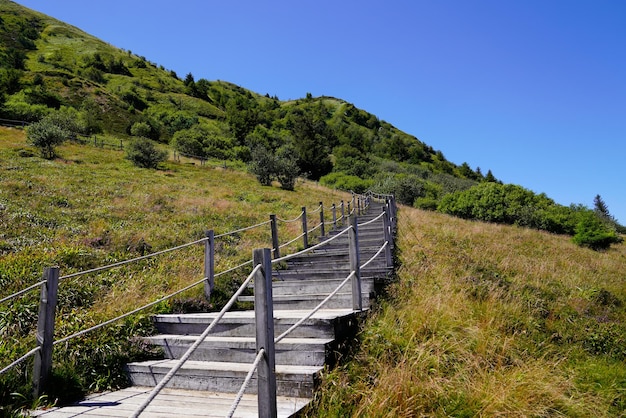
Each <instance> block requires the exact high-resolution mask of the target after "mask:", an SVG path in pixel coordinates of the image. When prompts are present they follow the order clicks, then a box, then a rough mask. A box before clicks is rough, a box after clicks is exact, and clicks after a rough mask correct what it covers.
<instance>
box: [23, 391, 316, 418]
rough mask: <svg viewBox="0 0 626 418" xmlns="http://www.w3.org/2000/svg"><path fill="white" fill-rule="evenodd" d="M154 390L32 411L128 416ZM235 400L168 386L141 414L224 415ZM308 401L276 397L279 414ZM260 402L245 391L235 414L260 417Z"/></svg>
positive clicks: (55, 416) (54, 415)
mask: <svg viewBox="0 0 626 418" xmlns="http://www.w3.org/2000/svg"><path fill="white" fill-rule="evenodd" d="M151 391H152V388H150V387H141V386H133V387H129V388H126V389H122V390H119V391H116V392H103V393H97V394H94V395H91V396H89V397H87V398H86V399H85V400H83V401H80V402H78V403H76V404H74V405H71V406H66V407H63V408H50V409H47V410H36V411H30V416H33V417H45V418H65V417H76V416H80V417H128V416H130V415H132V414H133V413H134V412H135V410H136V409H137V407H138V406H139V405H141V404H142V402H143V401H144V400H145V399H146V398H147V397H148V394H149V393H150V392H151ZM234 400H235V394H234V393H220V392H207V391H197V390H186V389H169V388H165V389H163V391H161V393H159V395H158V396H157V397H156V398H155V399H154V401H152V403H151V404H150V406H148V408H146V410H145V411H144V412H143V413H142V414H141V417H142V418H153V417H174V416H178V417H180V416H184V417H190V418H191V417H220V418H223V417H224V416H226V415H227V414H228V412H229V411H230V408H231V406H232V403H233V401H234ZM309 402H310V399H308V398H297V397H287V396H278V397H277V399H276V406H277V410H278V416H279V417H289V416H292V415H293V414H295V413H296V412H297V411H299V410H300V409H302V408H304V406H306V405H307V404H308V403H309ZM257 404H258V400H257V396H256V395H252V394H245V395H244V396H243V398H242V400H241V403H240V404H239V406H238V407H237V409H236V411H235V414H234V417H240V418H248V417H249V418H252V417H254V418H256V417H258V416H259V413H258V409H257Z"/></svg>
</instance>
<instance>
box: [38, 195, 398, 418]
mask: <svg viewBox="0 0 626 418" xmlns="http://www.w3.org/2000/svg"><path fill="white" fill-rule="evenodd" d="M381 211H382V205H381V204H376V203H372V207H370V210H369V211H368V213H369V214H368V215H364V216H362V217H359V220H358V222H359V224H364V225H367V226H364V227H363V228H361V227H359V228H358V242H359V246H358V248H359V251H358V252H359V254H360V258H361V261H360V262H361V263H365V262H366V261H368V260H370V262H368V263H367V264H368V266H367V268H363V269H361V274H360V276H361V295H362V298H363V302H362V306H363V309H361V310H355V309H354V302H353V299H352V298H353V296H352V286H351V285H350V282H349V281H348V282H345V280H346V277H348V275H349V274H350V260H349V259H350V258H351V257H352V256H351V255H350V252H349V251H348V248H347V243H348V241H347V235H348V234H345V235H346V237H343V236H340V237H337V239H335V240H333V242H332V243H330V244H329V245H328V246H327V247H326V246H325V247H322V249H320V250H319V251H317V250H316V251H315V253H312V254H305V255H302V256H298V258H294V259H291V260H288V261H287V266H286V267H285V266H283V267H282V268H281V269H280V270H278V271H274V272H273V273H272V274H273V281H272V288H273V293H274V308H273V310H274V315H273V318H274V331H275V336H278V335H280V334H281V333H283V332H284V331H285V330H286V329H289V328H290V327H291V326H292V325H293V324H295V323H297V322H299V321H300V320H301V319H302V318H304V317H305V316H309V315H310V311H311V309H312V308H313V307H315V306H317V305H318V304H319V303H320V301H321V300H323V299H324V298H325V297H326V296H327V295H328V294H329V293H330V292H331V291H332V289H335V288H336V287H337V284H340V283H342V282H343V283H347V285H345V286H344V287H342V288H341V291H339V292H338V293H337V294H336V295H335V297H333V299H331V300H330V301H329V303H328V305H325V306H324V309H321V310H319V311H318V312H317V313H315V314H314V315H312V316H311V317H310V318H308V319H306V321H304V322H302V326H300V327H298V328H296V330H295V331H294V332H293V333H292V334H289V336H288V338H284V339H282V340H281V341H279V342H278V343H277V344H276V367H275V371H276V373H275V374H276V381H277V395H278V396H277V412H278V416H279V417H289V416H292V415H294V414H296V413H297V412H298V411H300V410H301V409H302V408H304V407H305V406H306V405H307V404H308V403H309V402H310V400H311V399H312V397H313V393H314V391H315V390H316V388H317V386H318V384H319V381H320V374H321V371H322V370H323V368H324V367H325V366H331V367H332V366H333V365H334V363H336V360H337V359H338V358H339V357H340V355H341V353H340V351H341V350H342V349H344V348H345V345H346V343H349V340H350V339H351V338H353V337H354V336H355V335H356V333H357V332H358V327H359V325H358V324H359V321H360V320H361V318H362V317H363V316H364V314H365V312H366V311H367V309H368V308H369V306H370V303H371V300H373V298H375V297H376V294H377V292H378V289H380V288H381V286H383V285H384V284H385V283H386V280H387V279H388V277H389V273H390V271H391V269H392V266H389V265H388V264H389V261H388V259H386V258H385V256H384V253H380V251H379V249H380V248H381V246H382V245H383V243H384V242H385V234H384V232H383V231H384V230H385V229H384V227H383V225H384V224H383V221H382V220H378V219H380V218H381V217H380V216H377V215H379V214H380V213H381ZM368 221H370V222H368ZM333 234H339V231H333V232H331V233H330V234H329V235H330V236H332V235H333ZM339 235H340V234H339ZM327 237H328V236H327ZM340 238H342V239H343V238H345V239H343V240H342V239H340ZM331 244H332V245H331ZM377 251H378V253H377ZM376 254H381V255H378V256H376V257H375V258H373V257H374V256H375V255H376ZM241 299H242V300H246V299H245V297H242V298H241ZM247 300H250V299H249V297H248V299H247ZM216 315H217V313H196V314H187V315H159V316H157V317H155V325H156V327H157V330H158V332H159V335H155V336H152V337H148V338H146V342H148V343H151V344H155V345H159V346H161V347H162V348H163V352H164V354H165V358H164V359H163V360H157V361H150V362H139V363H132V364H129V365H128V370H129V375H130V378H131V381H132V382H133V385H134V386H132V387H129V388H126V389H123V390H119V391H115V392H106V393H100V394H94V395H91V396H89V397H88V398H87V399H85V400H83V401H81V402H78V403H76V404H74V405H71V406H65V407H59V408H56V407H55V408H50V409H48V410H37V411H32V412H31V414H32V416H36V417H46V418H57V417H59V418H60V417H128V416H132V415H133V414H134V413H135V411H136V410H137V408H138V407H139V406H140V405H142V403H143V402H144V400H145V399H147V397H148V395H149V393H150V392H151V391H152V389H153V387H151V386H155V385H156V384H157V383H158V382H159V381H161V379H162V378H163V376H164V375H165V374H167V372H168V371H169V369H170V368H171V367H172V365H173V364H174V363H176V362H177V360H176V359H178V358H180V356H181V355H182V354H183V353H184V352H185V351H186V350H187V348H188V347H190V346H191V345H192V344H193V343H194V341H195V340H196V338H195V336H197V335H199V334H200V333H202V332H203V330H205V329H206V328H207V326H208V325H209V324H211V323H212V322H213V320H214V319H215V317H216ZM300 322H301V321H300ZM255 327H256V324H255V315H254V311H237V312H228V313H226V315H225V316H224V318H223V320H222V321H220V322H219V325H218V326H217V327H215V328H214V330H213V332H212V333H211V334H210V335H209V337H208V338H207V339H206V340H204V342H203V343H202V345H200V346H199V347H198V350H197V351H196V352H195V353H194V357H191V358H190V359H189V361H188V362H187V363H185V365H184V366H183V367H182V368H181V369H180V370H179V373H177V374H176V376H175V377H174V378H173V379H172V380H171V381H170V382H169V384H168V385H167V387H166V388H165V389H163V390H162V391H161V392H160V393H159V395H157V396H156V398H155V399H154V400H153V401H152V403H151V404H150V405H149V406H148V407H147V408H146V409H145V410H144V411H143V412H142V413H141V417H172V416H177V417H178V416H180V417H224V416H229V412H230V411H231V408H232V405H233V402H234V401H235V399H236V393H237V391H238V390H239V387H240V385H241V382H243V381H244V379H245V376H246V374H247V373H248V372H249V370H250V368H251V367H252V361H253V359H254V357H255V356H256V347H255V341H254V336H255V332H256V328H255ZM255 380H256V374H255V376H254V377H253V383H252V384H251V385H250V386H249V388H248V390H246V393H245V394H244V395H243V398H242V399H241V403H240V404H239V405H238V407H237V408H236V410H235V412H234V415H232V416H234V417H257V416H259V411H258V409H257V408H258V400H257V396H256V382H255Z"/></svg>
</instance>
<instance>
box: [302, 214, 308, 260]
mask: <svg viewBox="0 0 626 418" xmlns="http://www.w3.org/2000/svg"><path fill="white" fill-rule="evenodd" d="M302 241H303V242H302V244H303V245H304V249H305V250H306V249H307V248H309V225H308V223H307V220H306V206H302Z"/></svg>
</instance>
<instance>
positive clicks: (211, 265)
mask: <svg viewBox="0 0 626 418" xmlns="http://www.w3.org/2000/svg"><path fill="white" fill-rule="evenodd" d="M204 235H205V237H206V240H205V241H204V297H205V298H206V300H207V301H210V300H211V292H213V287H214V286H215V233H214V232H213V230H212V229H210V230H208V231H206V232H205V234H204Z"/></svg>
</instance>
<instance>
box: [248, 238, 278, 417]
mask: <svg viewBox="0 0 626 418" xmlns="http://www.w3.org/2000/svg"><path fill="white" fill-rule="evenodd" d="M252 258H253V263H254V266H255V267H256V266H257V265H258V264H261V265H262V268H261V271H260V272H259V273H257V275H256V276H255V278H254V317H255V322H256V350H257V353H258V352H259V350H261V349H264V350H265V355H263V358H262V360H261V362H260V363H259V367H258V369H257V384H258V389H257V393H258V414H259V417H272V418H274V417H276V416H277V408H276V359H275V351H274V307H273V300H272V258H271V253H270V250H269V248H262V249H256V250H254V252H253V256H252Z"/></svg>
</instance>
